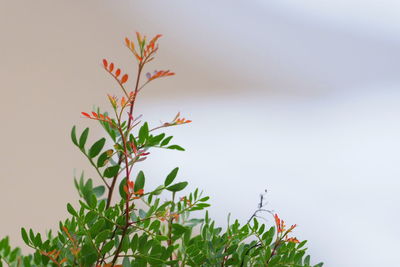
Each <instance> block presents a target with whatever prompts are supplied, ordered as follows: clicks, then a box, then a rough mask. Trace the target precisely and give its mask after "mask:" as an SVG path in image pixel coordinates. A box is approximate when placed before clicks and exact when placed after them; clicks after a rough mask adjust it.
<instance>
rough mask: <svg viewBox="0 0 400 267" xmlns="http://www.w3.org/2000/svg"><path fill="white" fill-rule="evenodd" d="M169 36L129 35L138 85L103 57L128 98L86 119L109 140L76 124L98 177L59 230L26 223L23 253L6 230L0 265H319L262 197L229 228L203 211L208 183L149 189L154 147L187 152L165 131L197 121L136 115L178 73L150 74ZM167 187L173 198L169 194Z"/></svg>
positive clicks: (84, 181)
mask: <svg viewBox="0 0 400 267" xmlns="http://www.w3.org/2000/svg"><path fill="white" fill-rule="evenodd" d="M160 37H161V35H157V36H155V37H154V38H153V39H151V40H150V41H147V40H146V37H143V36H142V35H140V34H139V33H137V36H136V39H137V41H136V43H135V42H134V41H131V40H129V39H128V38H126V39H125V42H126V46H127V47H128V49H129V50H130V51H131V52H132V53H133V56H134V57H135V60H136V61H137V67H138V71H137V75H136V77H135V79H134V81H133V84H134V87H133V88H134V90H132V91H129V90H128V89H127V87H126V83H127V82H128V80H129V76H128V74H125V73H124V72H122V70H121V69H120V68H118V67H117V66H116V65H114V63H111V62H109V61H107V60H105V59H104V60H103V68H104V70H105V71H106V72H107V73H108V74H109V75H110V76H111V77H112V78H114V79H115V81H116V82H117V84H118V85H119V87H120V89H121V90H122V97H120V98H119V99H118V98H117V97H115V96H111V95H108V99H109V101H110V104H111V107H112V113H111V114H112V115H111V114H109V113H107V112H102V111H100V109H96V110H94V111H92V112H87V113H86V112H82V116H83V117H84V118H87V119H90V120H93V121H96V122H97V123H99V124H100V126H101V127H102V128H103V129H104V132H105V137H103V138H101V139H99V140H97V141H96V142H94V143H93V144H87V143H88V142H87V140H88V136H89V128H86V129H84V130H82V131H80V134H78V130H77V129H76V127H75V126H74V127H73V128H72V131H71V139H72V142H73V144H74V145H75V146H76V147H77V148H78V149H79V150H80V151H81V152H82V154H83V155H84V156H85V157H86V158H87V160H88V161H89V163H90V165H91V166H92V167H93V168H94V170H95V171H96V172H97V174H98V176H99V179H98V180H96V181H93V180H92V179H88V178H86V177H85V176H84V174H83V173H82V175H81V176H80V177H79V178H75V187H76V189H77V191H78V193H79V197H80V199H79V205H78V206H75V207H74V206H73V205H71V204H69V203H68V204H67V211H68V212H69V214H70V217H69V218H68V219H66V220H64V221H61V222H60V223H59V229H58V230H57V231H55V232H54V233H53V232H52V231H49V232H48V233H47V234H46V235H45V236H43V237H42V235H41V234H40V233H34V231H33V230H32V229H29V230H26V229H25V228H22V229H21V234H22V238H23V240H24V242H25V243H26V245H27V246H28V247H30V248H32V249H33V251H34V252H33V253H32V254H30V255H26V256H24V255H22V254H21V252H20V249H19V248H15V249H11V248H10V245H9V239H8V238H7V237H6V238H4V239H2V240H1V241H0V266H3V264H4V263H5V264H7V265H8V266H124V267H126V266H268V267H273V266H312V265H311V264H310V256H307V255H306V248H305V244H306V241H302V242H300V241H298V240H297V239H296V238H295V237H291V236H290V234H291V233H292V231H293V230H294V229H295V227H296V225H292V226H290V227H286V225H285V223H284V221H283V220H281V219H280V218H279V217H278V215H277V214H272V213H271V212H269V211H267V210H265V209H264V208H263V196H261V201H260V204H259V206H258V209H257V210H256V212H255V213H254V214H253V216H251V218H250V219H249V220H248V221H247V222H246V223H244V224H240V223H239V221H238V220H234V221H232V222H231V221H230V220H229V219H228V222H229V223H228V226H227V227H226V229H222V228H221V227H217V226H216V225H215V222H214V221H213V220H211V219H210V218H209V215H208V212H207V211H205V212H204V210H205V209H206V208H207V207H209V206H210V205H209V204H208V201H209V197H208V196H203V195H202V193H201V192H200V191H199V189H196V190H194V192H191V193H187V194H183V193H182V192H183V190H184V189H185V188H186V186H187V185H188V183H187V182H186V181H180V180H179V179H177V177H178V173H179V169H178V168H174V169H173V170H171V172H170V173H169V174H168V175H167V176H166V178H165V180H164V181H163V182H162V183H161V184H160V185H159V186H158V187H156V188H154V189H147V188H145V182H146V178H145V174H144V173H143V171H138V169H137V166H138V163H140V162H141V161H144V160H146V159H147V158H148V156H149V154H150V151H151V150H152V149H156V148H163V149H173V150H180V151H183V150H184V149H183V148H182V147H181V146H179V145H177V144H171V141H172V136H168V135H166V134H165V133H160V131H162V130H164V129H166V128H169V127H173V126H178V125H183V124H188V123H190V122H191V121H190V120H187V119H185V118H182V117H181V116H180V114H179V113H178V114H177V115H176V116H175V117H174V119H173V120H171V121H169V122H165V123H162V124H161V125H158V126H156V127H150V126H149V124H148V123H147V122H144V123H142V122H141V121H140V119H141V117H140V116H137V115H136V113H135V103H136V100H137V96H138V95H139V93H140V92H141V91H142V89H143V88H144V87H145V86H146V85H147V84H148V83H150V82H152V81H154V80H156V79H160V78H163V77H168V76H172V75H174V73H173V72H171V71H169V70H165V71H155V72H153V73H147V74H146V75H145V77H146V80H145V81H142V80H141V79H142V76H143V71H144V67H145V66H146V65H147V63H149V62H150V61H152V60H153V59H154V56H155V54H156V52H157V51H158V44H157V42H158V39H159V38H160ZM134 172H135V173H136V175H135V177H134ZM121 178H122V179H121ZM98 182H101V183H102V185H97V183H98ZM117 194H119V197H118V199H117V196H116V195H117ZM161 194H163V198H165V197H168V200H162V199H161V198H160V195H161ZM194 211H203V212H200V213H201V214H203V218H193V217H192V216H191V213H192V212H194ZM264 211H266V212H269V213H271V214H272V215H273V218H274V221H275V226H273V227H268V226H267V225H266V224H264V223H260V221H259V218H260V216H259V215H260V213H261V212H264ZM196 214H199V213H198V212H197V213H196ZM267 214H268V213H267ZM314 266H322V263H320V264H317V265H314Z"/></svg>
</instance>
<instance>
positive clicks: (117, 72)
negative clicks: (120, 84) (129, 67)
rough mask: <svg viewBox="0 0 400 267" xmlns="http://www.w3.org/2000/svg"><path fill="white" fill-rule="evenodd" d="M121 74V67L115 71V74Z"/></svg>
mask: <svg viewBox="0 0 400 267" xmlns="http://www.w3.org/2000/svg"><path fill="white" fill-rule="evenodd" d="M120 74H121V70H120V69H117V70H116V71H115V76H116V77H118V76H119V75H120Z"/></svg>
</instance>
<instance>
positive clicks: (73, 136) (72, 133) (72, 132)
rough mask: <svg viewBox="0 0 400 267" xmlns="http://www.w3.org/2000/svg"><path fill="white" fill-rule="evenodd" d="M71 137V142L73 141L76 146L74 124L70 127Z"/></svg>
mask: <svg viewBox="0 0 400 267" xmlns="http://www.w3.org/2000/svg"><path fill="white" fill-rule="evenodd" d="M71 139H72V143H74V144H75V145H76V146H78V140H77V139H76V127H75V125H74V127H72V131H71Z"/></svg>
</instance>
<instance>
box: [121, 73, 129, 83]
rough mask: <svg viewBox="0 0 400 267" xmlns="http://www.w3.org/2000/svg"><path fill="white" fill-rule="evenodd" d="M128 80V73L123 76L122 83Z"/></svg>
mask: <svg viewBox="0 0 400 267" xmlns="http://www.w3.org/2000/svg"><path fill="white" fill-rule="evenodd" d="M127 80H128V74H124V76H122V78H121V83H126V81H127Z"/></svg>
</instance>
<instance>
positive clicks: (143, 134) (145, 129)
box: [138, 122, 149, 144]
mask: <svg viewBox="0 0 400 267" xmlns="http://www.w3.org/2000/svg"><path fill="white" fill-rule="evenodd" d="M148 137H149V125H148V124H147V122H145V123H144V124H143V125H142V127H140V130H139V140H138V142H139V143H140V144H143V143H144V141H145V140H146V139H147V138H148Z"/></svg>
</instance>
